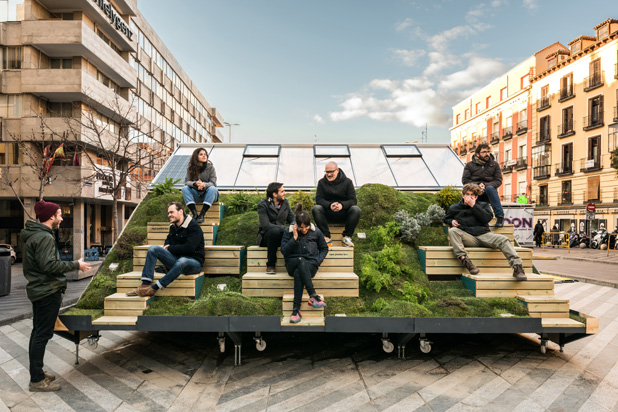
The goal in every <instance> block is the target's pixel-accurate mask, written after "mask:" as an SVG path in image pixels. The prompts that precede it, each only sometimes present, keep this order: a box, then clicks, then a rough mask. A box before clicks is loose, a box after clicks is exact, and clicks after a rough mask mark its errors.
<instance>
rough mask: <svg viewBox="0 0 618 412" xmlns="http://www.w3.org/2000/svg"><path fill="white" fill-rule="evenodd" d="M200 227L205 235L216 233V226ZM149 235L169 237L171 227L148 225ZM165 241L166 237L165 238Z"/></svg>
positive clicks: (167, 225)
mask: <svg viewBox="0 0 618 412" xmlns="http://www.w3.org/2000/svg"><path fill="white" fill-rule="evenodd" d="M200 227H201V228H202V232H204V233H213V232H214V230H215V229H214V226H213V225H200ZM147 230H148V235H165V236H167V235H168V234H169V232H170V225H169V224H166V225H154V224H152V223H148V227H147ZM164 239H165V237H164Z"/></svg>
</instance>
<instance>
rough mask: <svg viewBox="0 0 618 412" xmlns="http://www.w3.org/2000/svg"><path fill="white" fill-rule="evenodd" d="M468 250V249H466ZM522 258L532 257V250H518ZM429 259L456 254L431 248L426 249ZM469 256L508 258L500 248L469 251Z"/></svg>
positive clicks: (446, 257)
mask: <svg viewBox="0 0 618 412" xmlns="http://www.w3.org/2000/svg"><path fill="white" fill-rule="evenodd" d="M466 251H468V250H467V249H466ZM517 254H518V255H519V257H520V258H522V259H532V251H527V252H517ZM426 256H427V260H429V259H452V258H455V254H454V253H453V251H452V250H429V251H426ZM468 257H469V258H470V259H472V260H473V261H474V260H475V259H506V258H505V257H504V254H503V253H502V252H501V251H499V250H491V249H486V250H485V251H473V252H470V251H468Z"/></svg>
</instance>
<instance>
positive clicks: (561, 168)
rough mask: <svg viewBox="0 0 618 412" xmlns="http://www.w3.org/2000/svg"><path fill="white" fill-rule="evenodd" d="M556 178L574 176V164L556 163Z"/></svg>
mask: <svg viewBox="0 0 618 412" xmlns="http://www.w3.org/2000/svg"><path fill="white" fill-rule="evenodd" d="M555 166H556V176H566V175H571V174H573V162H572V161H571V162H567V163H556V165H555Z"/></svg>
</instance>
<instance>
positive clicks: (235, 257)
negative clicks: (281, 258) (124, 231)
mask: <svg viewBox="0 0 618 412" xmlns="http://www.w3.org/2000/svg"><path fill="white" fill-rule="evenodd" d="M149 247H150V245H141V246H134V247H133V271H134V272H141V271H142V270H143V269H144V262H145V261H146V254H147V253H148V248H149ZM204 250H205V252H206V259H205V260H204V266H203V267H202V271H203V272H204V273H205V274H207V275H235V276H238V275H239V274H240V269H241V267H242V261H243V259H244V256H245V252H246V250H245V247H244V246H213V245H211V246H204ZM157 264H158V265H161V262H158V261H157Z"/></svg>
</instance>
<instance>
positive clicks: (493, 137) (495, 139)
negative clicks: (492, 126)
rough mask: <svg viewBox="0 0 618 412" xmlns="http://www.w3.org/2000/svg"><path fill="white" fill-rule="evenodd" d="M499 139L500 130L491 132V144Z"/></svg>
mask: <svg viewBox="0 0 618 412" xmlns="http://www.w3.org/2000/svg"><path fill="white" fill-rule="evenodd" d="M499 141H500V132H493V133H492V134H491V144H497V143H498V142H499Z"/></svg>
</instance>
